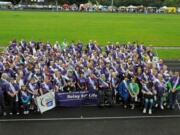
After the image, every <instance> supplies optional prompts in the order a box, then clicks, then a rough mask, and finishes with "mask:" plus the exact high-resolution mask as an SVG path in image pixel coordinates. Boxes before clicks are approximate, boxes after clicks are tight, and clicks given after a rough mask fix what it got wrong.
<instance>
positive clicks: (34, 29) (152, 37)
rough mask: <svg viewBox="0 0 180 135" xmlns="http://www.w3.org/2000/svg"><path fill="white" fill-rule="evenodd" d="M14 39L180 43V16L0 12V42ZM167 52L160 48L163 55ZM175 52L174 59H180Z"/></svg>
mask: <svg viewBox="0 0 180 135" xmlns="http://www.w3.org/2000/svg"><path fill="white" fill-rule="evenodd" d="M12 39H17V40H20V39H26V40H41V41H45V42H46V41H50V42H52V43H54V42H55V41H56V40H58V41H62V40H64V39H66V40H67V41H68V42H70V41H71V40H74V41H78V40H81V41H83V42H88V41H89V40H90V39H92V40H96V41H97V42H98V43H99V44H101V45H103V44H106V43H107V42H108V41H112V42H116V41H118V42H121V43H123V42H128V41H131V42H132V41H138V42H140V43H141V42H144V43H145V44H146V45H156V46H169V45H173V46H180V15H177V14H174V15H170V14H148V15H145V14H116V13H73V12H58V13H57V12H30V11H25V12H23V11H0V45H1V46H5V45H7V44H8V42H9V41H10V40H12ZM167 51H168V50H166V51H164V52H163V51H161V50H160V51H159V53H160V56H161V53H162V54H163V55H164V54H165V53H167ZM173 52H174V53H175V54H174V53H173V54H172V58H180V56H179V55H178V54H179V53H178V52H179V51H176V50H174V51H173Z"/></svg>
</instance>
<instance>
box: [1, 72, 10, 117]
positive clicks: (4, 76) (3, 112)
mask: <svg viewBox="0 0 180 135" xmlns="http://www.w3.org/2000/svg"><path fill="white" fill-rule="evenodd" d="M6 79H8V75H7V74H6V73H2V72H1V73H0V115H4V116H5V115H7V107H6V106H5V97H4V95H5V93H6V92H7V91H8V90H9V83H8V81H7V80H6Z"/></svg>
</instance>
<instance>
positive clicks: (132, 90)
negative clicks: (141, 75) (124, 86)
mask: <svg viewBox="0 0 180 135" xmlns="http://www.w3.org/2000/svg"><path fill="white" fill-rule="evenodd" d="M128 87H129V88H128V90H129V95H130V105H131V109H134V107H135V102H137V101H138V94H139V86H138V84H137V83H136V77H133V78H131V82H130V83H129V85H128Z"/></svg>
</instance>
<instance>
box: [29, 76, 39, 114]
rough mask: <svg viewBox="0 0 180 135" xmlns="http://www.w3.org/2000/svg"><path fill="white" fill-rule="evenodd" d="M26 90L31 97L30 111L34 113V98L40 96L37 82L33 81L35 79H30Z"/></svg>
mask: <svg viewBox="0 0 180 135" xmlns="http://www.w3.org/2000/svg"><path fill="white" fill-rule="evenodd" d="M27 88H28V92H29V93H30V95H31V104H30V109H31V110H34V111H36V109H35V108H36V104H35V102H36V101H35V98H36V97H37V96H39V95H40V91H39V85H38V81H37V80H36V79H35V77H32V78H31V80H30V82H29V84H28V86H27Z"/></svg>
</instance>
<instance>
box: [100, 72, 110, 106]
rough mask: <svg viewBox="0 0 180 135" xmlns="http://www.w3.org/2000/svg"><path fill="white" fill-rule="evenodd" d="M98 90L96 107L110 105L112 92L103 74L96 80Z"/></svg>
mask: <svg viewBox="0 0 180 135" xmlns="http://www.w3.org/2000/svg"><path fill="white" fill-rule="evenodd" d="M98 83H99V88H98V106H103V105H105V104H106V105H108V106H111V105H112V90H111V89H110V87H109V86H110V84H109V83H107V81H106V77H105V75H104V74H102V75H101V77H99V80H98Z"/></svg>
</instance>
